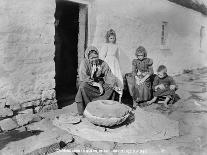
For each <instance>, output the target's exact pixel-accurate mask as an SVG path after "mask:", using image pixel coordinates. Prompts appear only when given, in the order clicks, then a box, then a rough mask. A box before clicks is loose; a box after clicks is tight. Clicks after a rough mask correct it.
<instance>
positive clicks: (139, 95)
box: [132, 58, 153, 102]
mask: <svg viewBox="0 0 207 155" xmlns="http://www.w3.org/2000/svg"><path fill="white" fill-rule="evenodd" d="M152 64H153V61H152V59H149V58H144V59H143V60H139V59H134V60H133V61H132V75H133V77H134V79H133V80H134V83H133V86H132V93H133V95H132V97H133V100H134V101H136V102H142V101H148V100H150V99H151V82H150V78H148V79H146V80H145V82H144V83H142V84H139V85H138V84H137V83H136V78H138V79H139V80H141V79H143V78H144V77H145V76H146V75H147V74H150V75H151V74H153V69H152Z"/></svg>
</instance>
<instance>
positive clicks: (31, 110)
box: [19, 109, 33, 114]
mask: <svg viewBox="0 0 207 155" xmlns="http://www.w3.org/2000/svg"><path fill="white" fill-rule="evenodd" d="M19 114H33V109H27V110H23V111H19Z"/></svg>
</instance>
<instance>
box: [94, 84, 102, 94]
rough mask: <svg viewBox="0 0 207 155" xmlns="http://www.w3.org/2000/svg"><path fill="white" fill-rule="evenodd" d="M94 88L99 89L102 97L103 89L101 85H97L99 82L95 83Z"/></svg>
mask: <svg viewBox="0 0 207 155" xmlns="http://www.w3.org/2000/svg"><path fill="white" fill-rule="evenodd" d="M93 86H95V87H98V88H99V91H100V95H102V94H103V87H102V85H101V84H100V83H97V82H93Z"/></svg>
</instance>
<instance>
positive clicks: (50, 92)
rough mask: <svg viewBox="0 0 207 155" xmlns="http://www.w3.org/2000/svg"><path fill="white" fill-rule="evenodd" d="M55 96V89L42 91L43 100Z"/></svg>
mask: <svg viewBox="0 0 207 155" xmlns="http://www.w3.org/2000/svg"><path fill="white" fill-rule="evenodd" d="M54 98H55V90H54V89H51V90H47V91H42V101H45V100H52V99H54Z"/></svg>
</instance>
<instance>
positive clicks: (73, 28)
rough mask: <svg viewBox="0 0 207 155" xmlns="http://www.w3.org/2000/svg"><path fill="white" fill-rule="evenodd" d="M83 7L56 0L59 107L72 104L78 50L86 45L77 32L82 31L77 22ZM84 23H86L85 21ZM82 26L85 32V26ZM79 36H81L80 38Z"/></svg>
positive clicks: (64, 0)
mask: <svg viewBox="0 0 207 155" xmlns="http://www.w3.org/2000/svg"><path fill="white" fill-rule="evenodd" d="M83 7H87V6H85V5H82V4H79V3H74V2H71V1H66V0H56V11H55V59H54V60H55V71H56V75H55V82H56V87H55V90H56V98H57V102H58V106H59V108H62V107H64V106H67V105H69V104H72V103H73V102H74V98H75V94H76V92H77V87H76V83H77V74H78V72H77V70H78V63H79V61H80V60H79V56H78V52H79V50H80V49H79V48H80V47H81V46H83V47H85V46H86V45H85V44H86V36H85V35H84V36H83V35H80V34H79V32H81V33H82V31H83V30H80V28H81V26H80V22H79V21H80V18H83V17H80V10H81V9H82V8H83ZM85 17H86V16H85ZM81 20H82V19H81ZM84 24H86V25H87V23H86V22H85V23H84ZM84 28H85V29H84V32H86V28H87V26H84ZM80 36H83V37H82V38H80ZM79 40H81V41H79ZM83 40H84V42H83ZM80 44H83V45H80Z"/></svg>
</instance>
